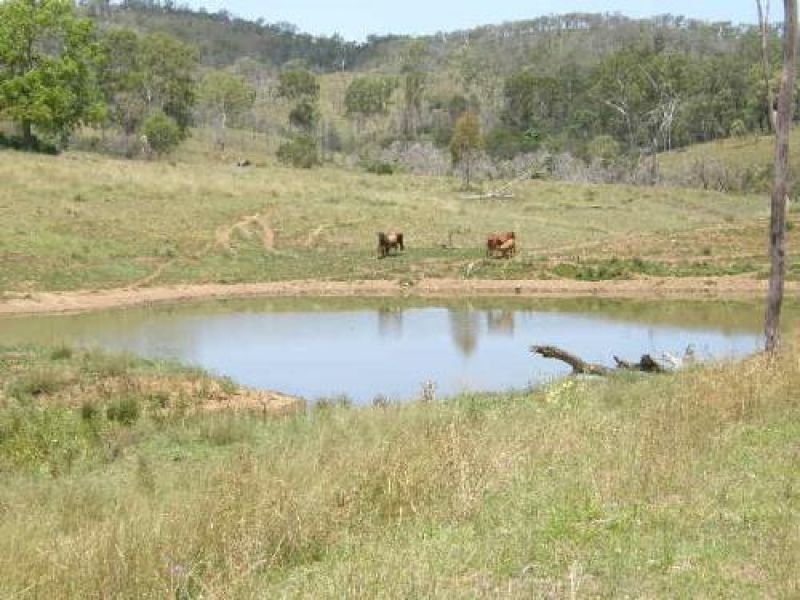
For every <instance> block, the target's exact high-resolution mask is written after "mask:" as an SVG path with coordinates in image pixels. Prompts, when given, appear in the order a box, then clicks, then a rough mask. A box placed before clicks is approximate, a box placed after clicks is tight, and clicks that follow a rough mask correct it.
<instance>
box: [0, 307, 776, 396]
mask: <svg viewBox="0 0 800 600" xmlns="http://www.w3.org/2000/svg"><path fill="white" fill-rule="evenodd" d="M761 315H762V310H761V307H760V306H759V305H733V306H732V305H726V304H716V305H715V304H711V303H698V304H685V303H684V304H680V305H679V304H664V305H661V306H658V305H653V304H647V305H643V304H635V303H627V304H626V303H619V302H617V303H614V302H607V303H601V302H598V301H596V300H595V301H592V302H591V303H589V304H587V305H583V304H580V303H578V302H570V301H559V302H536V301H531V300H527V301H525V300H524V299H523V300H518V301H515V302H505V303H502V302H499V301H496V300H487V299H481V300H475V301H471V302H470V303H469V304H463V303H462V304H460V305H458V306H429V305H413V304H412V305H409V304H401V303H393V302H388V303H387V301H385V300H384V301H380V302H375V303H373V304H370V303H368V302H364V301H353V300H350V301H349V302H348V303H346V304H345V303H344V301H341V300H340V301H338V303H336V301H333V300H331V301H323V300H314V301H313V302H310V303H308V304H305V305H303V304H302V303H300V302H299V301H298V300H296V299H291V300H285V301H278V300H274V299H273V300H253V301H248V302H243V301H236V302H215V303H205V304H198V305H186V306H180V307H171V308H156V309H137V310H129V311H116V312H107V313H94V314H88V315H76V316H69V317H67V316H57V317H38V318H16V319H5V320H3V319H0V332H2V338H1V339H2V341H3V343H6V344H14V343H20V342H37V343H62V342H65V343H70V344H76V345H84V346H101V347H104V348H108V349H112V350H128V351H131V352H134V353H136V354H140V355H143V356H150V357H170V358H176V359H179V360H181V361H184V362H188V363H193V364H197V365H200V366H203V367H205V368H207V369H210V370H212V371H215V372H217V373H220V374H224V375H228V376H230V377H232V378H234V379H235V380H237V381H239V382H241V383H243V384H246V385H250V386H254V387H260V388H266V389H277V390H281V391H284V392H287V393H291V394H297V395H300V396H303V397H305V398H308V399H310V400H313V399H315V398H318V397H331V396H335V395H337V394H347V395H348V396H350V397H351V398H352V399H353V400H354V401H356V402H361V403H368V402H370V401H371V400H372V399H373V398H375V397H376V396H377V395H383V396H385V397H386V398H388V399H389V400H400V399H406V398H414V397H418V396H419V395H420V389H421V386H422V385H423V383H425V382H433V384H435V390H436V395H437V396H438V397H446V396H449V395H452V394H455V393H458V392H460V391H464V390H498V389H507V388H511V387H516V388H520V387H524V386H526V385H527V384H528V383H529V382H533V383H538V382H541V381H544V380H547V379H548V378H552V377H555V376H558V375H561V374H563V373H565V372H566V371H567V370H568V369H567V367H566V366H565V365H562V364H561V363H558V362H556V361H546V360H544V359H539V358H534V357H532V356H531V355H530V353H529V352H528V346H529V345H530V344H534V343H535V344H552V345H557V346H561V347H563V348H565V349H568V350H570V351H572V352H574V353H575V354H579V355H580V356H581V357H582V358H583V359H585V360H587V361H592V362H598V363H604V364H612V363H613V361H612V358H611V356H612V354H613V353H615V354H618V355H620V356H621V357H623V358H629V359H633V360H635V359H638V357H639V356H641V355H642V354H644V353H651V354H654V355H661V354H662V353H663V352H670V353H671V354H674V355H676V356H680V355H682V354H683V351H684V350H685V348H686V347H687V346H688V345H689V344H693V345H694V347H695V348H696V349H697V355H698V357H700V358H706V357H709V356H714V357H720V356H735V355H742V354H746V353H749V352H752V351H753V350H754V349H755V348H756V347H757V345H758V343H759V338H760V329H761Z"/></svg>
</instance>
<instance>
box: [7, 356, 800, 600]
mask: <svg viewBox="0 0 800 600" xmlns="http://www.w3.org/2000/svg"><path fill="white" fill-rule="evenodd" d="M154 373H155V374H157V375H158V376H159V377H170V378H173V381H179V380H180V381H196V380H197V378H204V377H207V376H203V375H202V374H200V373H197V372H194V371H186V370H184V369H180V368H178V367H176V366H174V365H161V364H153V363H146V362H143V361H137V360H135V359H131V358H126V357H116V356H106V355H101V354H97V353H89V354H87V353H85V352H82V351H77V350H76V351H72V350H70V349H68V348H56V349H53V350H48V349H43V348H39V349H36V348H21V347H17V348H4V349H2V350H0V390H1V391H0V581H2V582H3V583H2V595H3V596H5V597H15V598H49V597H52V598H66V597H96V596H102V597H111V596H113V597H134V596H135V597H162V598H163V597H173V596H174V597H176V598H194V597H206V598H208V597H213V598H242V597H286V598H291V597H298V598H299V597H315V598H342V597H364V598H376V597H427V598H475V597H479V598H480V597H485V598H496V597H586V596H588V597H743V596H744V597H749V596H753V597H756V596H759V597H764V596H766V597H786V598H788V597H796V596H797V595H798V594H799V593H800V576H798V573H800V531H798V518H800V492H799V491H798V490H800V472H799V471H798V470H797V468H796V463H797V452H798V445H797V440H798V438H799V437H800V402H798V399H799V398H798V392H797V390H798V389H800V361H798V355H797V354H795V353H792V352H789V353H788V354H787V355H786V356H784V357H782V358H781V359H779V360H778V361H776V362H773V363H768V362H766V361H765V360H764V359H762V358H754V359H751V360H748V361H745V362H744V363H741V364H735V365H721V366H715V367H707V368H696V369H691V370H687V371H685V372H682V373H680V374H677V375H675V376H652V377H647V376H641V377H640V376H626V377H612V378H609V379H607V380H596V381H587V380H572V379H568V380H565V381H560V382H554V383H553V384H551V385H549V386H547V387H545V388H544V389H542V390H540V391H536V392H526V393H522V392H520V393H509V394H497V395H469V396H461V397H458V398H454V399H452V400H449V401H446V402H442V403H435V404H425V403H416V404H409V405H404V406H394V405H392V406H388V407H380V408H379V407H376V408H370V409H363V410H356V409H351V408H348V407H346V406H327V407H324V408H317V409H314V410H311V411H310V412H308V413H302V414H298V415H297V416H293V417H287V418H284V419H271V418H264V417H263V416H261V415H260V414H252V413H248V412H225V413H214V414H213V415H211V414H208V413H207V412H204V411H191V410H187V407H190V406H192V401H191V399H192V398H195V399H196V401H199V400H197V399H201V400H202V398H203V396H202V394H199V393H197V392H195V393H194V394H189V395H188V396H186V400H187V402H188V404H171V403H169V402H165V400H164V398H163V397H160V396H159V395H154V394H152V393H150V392H146V390H147V389H150V388H147V387H146V386H145V387H143V386H142V385H141V382H142V380H143V378H144V379H145V380H147V379H149V378H152V377H153V376H154ZM76 375H81V376H80V381H81V386H80V394H79V395H77V396H76V393H75V390H76V388H75V387H74V378H75V376H76ZM119 381H126V382H127V386H126V387H125V388H124V390H126V393H125V394H120V393H119V392H118V391H117V392H115V391H114V390H118V382H119ZM207 381H212V380H211V379H210V378H207ZM220 386H221V387H222V388H225V389H227V393H233V392H234V389H233V388H234V386H232V384H225V382H222V383H220ZM176 387H177V388H180V386H178V385H176V384H173V386H172V388H173V389H175V388H176ZM203 389H208V388H207V386H206V387H204V388H203ZM76 398H78V399H79V402H77V403H76V402H75V399H76Z"/></svg>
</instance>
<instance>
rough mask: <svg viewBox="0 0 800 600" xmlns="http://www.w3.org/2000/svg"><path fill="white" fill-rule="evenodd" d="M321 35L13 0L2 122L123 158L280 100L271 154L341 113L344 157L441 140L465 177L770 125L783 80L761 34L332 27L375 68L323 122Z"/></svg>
mask: <svg viewBox="0 0 800 600" xmlns="http://www.w3.org/2000/svg"><path fill="white" fill-rule="evenodd" d="M137 15H138V16H144V17H145V20H144V21H142V22H139V21H135V20H133V17H134V16H137ZM198 15H199V16H198ZM198 19H206V20H207V21H209V22H211V23H215V24H218V25H219V27H221V29H220V28H218V29H216V30H215V31H217V32H219V31H223V32H226V33H225V35H222V34H220V33H217V34H215V35H214V36H211V42H210V43H212V45H217V44H223V45H224V42H225V41H226V40H228V39H229V38H228V37H227V36H228V35H233V34H235V33H236V32H242V31H251V32H252V31H255V32H261V33H262V34H263V32H264V31H269V32H271V34H274V35H276V36H278V37H281V39H283V40H284V41H287V40H288V41H291V44H293V47H294V48H295V54H294V55H292V54H291V53H286V52H283V51H281V52H276V54H275V55H272V54H270V52H272V51H273V50H274V48H273V49H271V48H272V47H271V46H270V45H269V44H267V43H263V44H261V45H260V46H259V48H260V49H259V50H258V51H254V52H253V53H252V54H239V55H237V56H236V57H235V59H234V56H232V55H231V56H229V55H227V54H225V53H223V54H220V55H215V56H209V55H208V52H209V47H208V46H204V47H203V48H199V47H198V46H196V45H194V44H192V43H190V41H187V36H186V33H185V32H186V30H187V29H193V27H184V26H181V24H182V23H184V24H185V22H191V23H195V22H196V21H197V20H198ZM122 22H130V23H131V24H137V25H141V24H142V23H151V24H152V23H159V24H160V27H159V29H160V30H159V31H155V30H153V31H148V29H147V27H144V28H142V27H140V26H139V27H137V28H136V29H134V28H131V27H125V26H120V23H122ZM164 30H169V31H171V32H172V33H166V32H165V31H164ZM778 33H779V32H778V31H777V29H775V30H771V31H770V32H769V34H770V35H769V39H768V44H767V52H768V54H769V55H770V57H771V59H772V60H771V62H770V64H778V63H779V62H780V60H779V58H780V40H779V36H778ZM245 37H246V36H245ZM262 37H263V36H262ZM189 39H191V36H190V37H189ZM264 39H266V38H264ZM320 39H322V38H314V40H317V42H314V43H308V40H307V39H305V38H304V37H303V35H302V34H298V33H297V31H296V29H293V28H292V27H291V26H288V25H285V24H283V25H272V26H267V25H265V24H264V23H260V22H257V23H251V22H247V21H243V20H241V19H236V18H234V17H231V16H230V15H228V14H227V13H224V14H216V15H208V14H201V13H196V12H193V11H190V10H188V9H186V8H182V7H180V6H178V5H176V4H174V3H172V2H162V1H158V0H124V1H123V2H122V3H120V4H114V5H112V4H111V3H110V2H108V0H91V1H85V2H82V3H79V4H77V5H76V4H75V3H73V2H70V1H68V0H6V1H5V2H2V3H0V118H2V119H3V120H6V121H12V122H14V123H16V124H17V130H18V132H19V144H20V145H22V146H26V147H35V146H37V144H39V145H41V144H42V143H47V144H49V145H55V146H58V145H64V144H65V143H66V142H67V140H68V139H69V135H70V133H71V132H72V131H73V130H74V129H75V128H77V127H80V126H82V125H93V126H97V127H100V128H113V129H115V130H117V131H119V132H122V134H123V139H124V143H125V148H124V151H125V152H126V153H128V154H133V153H136V152H139V151H142V150H144V151H146V152H152V153H155V154H160V153H164V152H168V151H169V150H170V149H171V148H173V147H174V146H175V145H176V144H178V143H179V142H180V141H181V140H183V139H185V137H186V136H187V135H188V133H189V128H190V126H192V125H202V126H205V127H208V128H209V129H210V130H211V131H213V140H214V143H215V144H216V145H217V146H218V147H219V148H221V149H224V148H225V147H226V143H227V132H228V131H229V129H230V128H231V127H235V128H237V129H251V130H254V131H266V129H267V121H269V118H266V117H265V115H267V116H268V117H270V118H271V117H273V114H274V113H278V112H280V111H275V110H274V106H276V105H278V104H281V105H282V106H284V107H286V110H287V111H288V119H287V121H286V122H284V123H283V125H282V126H281V127H280V129H279V130H278V131H274V130H273V131H272V133H277V134H279V135H280V136H281V137H282V138H283V139H284V142H283V143H282V144H281V145H280V148H279V151H278V156H279V157H280V158H281V159H283V160H286V161H287V162H289V163H292V164H297V165H298V166H313V165H314V164H318V163H319V161H320V160H321V156H320V151H322V152H323V153H324V152H325V151H326V150H329V151H336V150H341V149H343V148H342V147H343V143H342V139H341V138H342V137H343V136H342V132H341V131H339V130H337V127H336V126H335V125H334V124H333V120H334V117H336V121H337V122H338V123H339V127H341V123H342V122H349V123H350V130H349V131H348V134H349V138H348V139H349V140H350V147H349V148H348V149H347V150H349V151H350V152H356V153H359V154H369V149H370V148H376V147H377V148H380V147H386V146H387V145H389V144H390V143H391V142H392V140H400V141H402V142H404V143H409V142H426V143H429V144H431V145H433V146H436V147H439V148H442V149H444V150H445V151H448V152H449V154H450V156H451V158H452V161H453V163H454V164H457V165H460V166H462V167H463V169H464V170H465V172H466V173H467V178H468V177H469V175H468V173H469V171H470V167H471V164H472V162H473V161H474V160H476V157H478V156H479V155H485V156H488V157H489V158H491V159H494V160H504V159H510V158H513V157H514V156H516V155H519V154H524V153H527V152H533V151H536V150H538V149H542V148H545V149H548V150H551V151H568V152H570V153H572V154H574V155H576V156H579V157H582V158H585V159H586V160H602V161H612V160H615V159H616V158H618V157H621V156H622V157H624V156H640V155H642V154H650V153H656V152H659V151H664V150H670V149H673V148H678V147H682V146H686V145H689V144H692V143H696V142H701V141H709V140H713V139H716V138H719V137H726V136H730V135H742V134H745V133H748V132H763V131H768V130H769V128H770V119H769V114H770V106H769V101H768V98H769V96H770V94H773V95H774V93H775V92H776V91H777V85H778V80H779V77H778V75H779V74H778V73H774V74H773V73H769V74H768V76H767V80H768V84H769V86H771V88H772V89H767V88H765V84H764V72H763V67H762V56H761V45H760V40H759V35H758V30H757V28H749V27H734V26H731V25H729V24H703V23H700V22H696V21H687V20H683V19H681V18H679V17H669V16H667V17H660V18H658V19H653V20H649V21H633V20H630V19H625V18H623V17H618V16H608V15H606V16H602V15H565V16H562V17H547V18H542V19H537V20H533V21H526V22H519V23H516V24H508V25H504V26H499V27H484V28H478V29H475V30H471V31H469V32H456V33H453V34H440V35H438V36H430V37H425V38H417V39H407V38H399V37H392V36H389V37H386V38H373V39H370V40H369V41H368V42H367V43H365V44H361V45H358V44H352V45H350V46H348V44H347V43H344V42H343V41H342V40H340V39H338V38H335V39H334V38H325V39H327V40H328V41H330V42H331V44H332V45H330V48H333V47H336V48H337V50H336V51H335V52H333V51H332V52H333V54H336V53H337V52H338V53H339V55H338V56H340V57H341V56H345V55H346V54H347V53H348V52H349V53H350V55H351V56H355V55H356V54H358V55H359V56H360V59H359V60H360V61H361V64H363V65H368V66H369V67H370V68H369V69H367V68H364V69H363V70H359V71H352V65H353V62H349V63H348V61H347V60H344V62H341V61H340V62H339V63H338V64H339V67H340V68H342V69H344V70H345V71H348V72H349V73H348V79H347V86H346V89H345V92H344V95H343V98H342V102H341V106H339V107H338V109H337V110H339V111H341V112H340V114H338V115H331V114H325V112H324V111H323V110H322V108H321V98H320V96H321V87H320V78H321V77H324V76H325V72H330V71H333V70H335V69H336V68H337V66H336V62H337V60H338V59H336V60H334V59H333V58H332V56H333V54H331V55H330V56H328V55H327V54H326V58H325V60H324V61H318V60H317V58H319V55H314V54H313V53H311V54H308V53H305V50H304V48H305V47H306V46H308V47H317V48H320V47H325V43H318V41H319V40H320ZM263 41H264V40H263V39H262V42H263ZM387 48H391V49H392V52H391V53H386V52H385V50H386V49H387ZM236 52H237V53H238V52H247V50H245V49H242V48H238V49H236ZM264 52H266V53H267V54H266V55H265V54H263V53H264ZM253 55H255V57H254V56H253ZM265 56H266V57H268V58H269V60H271V61H274V63H270V64H267V63H266V62H264V60H260V59H264V58H265ZM289 56H292V57H291V58H289ZM315 56H316V57H317V58H315ZM284 59H286V60H284ZM265 60H266V59H265ZM227 61H232V62H231V63H230V64H226V63H227ZM281 61H283V62H281ZM218 62H219V63H223V64H222V65H220V64H217V63H218ZM322 63H324V64H325V67H324V68H323V67H322V66H320V65H321V64H322ZM275 65H280V66H279V67H276V66H275ZM343 118H344V119H346V121H345V120H343Z"/></svg>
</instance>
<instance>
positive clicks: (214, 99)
mask: <svg viewBox="0 0 800 600" xmlns="http://www.w3.org/2000/svg"><path fill="white" fill-rule="evenodd" d="M198 97H199V101H200V106H201V108H202V109H203V110H204V112H205V113H206V114H208V115H209V116H210V118H211V119H212V120H213V121H214V125H215V129H216V140H215V141H216V144H217V145H218V146H219V147H220V148H221V149H222V150H224V149H225V133H226V130H227V127H228V121H229V120H231V119H235V118H236V117H238V116H239V115H241V114H242V113H244V112H245V111H247V110H248V109H249V108H251V107H252V106H253V102H255V98H256V92H255V90H254V89H253V87H252V86H251V85H250V84H249V83H247V81H245V79H244V78H243V77H240V76H239V75H234V74H233V73H228V72H227V71H209V72H208V73H206V74H205V75H204V76H203V79H202V80H201V81H200V86H199V89H198Z"/></svg>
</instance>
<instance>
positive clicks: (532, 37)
mask: <svg viewBox="0 0 800 600" xmlns="http://www.w3.org/2000/svg"><path fill="white" fill-rule="evenodd" d="M87 10H88V13H89V15H90V16H92V17H93V18H94V19H96V20H97V22H98V23H100V25H101V26H103V27H108V26H127V27H132V28H135V29H139V30H142V31H165V32H168V33H170V34H172V35H174V36H176V37H178V38H180V39H183V40H184V41H186V42H189V43H192V44H193V45H195V46H197V47H198V48H200V51H201V56H202V59H203V61H204V62H205V63H206V64H208V65H214V66H224V65H229V64H233V63H234V62H236V60H237V59H240V58H243V57H250V58H253V59H256V60H258V61H260V62H262V63H264V64H267V65H273V66H278V67H279V66H282V65H284V64H285V63H287V62H291V61H301V62H305V63H306V64H307V65H308V66H309V67H312V68H314V69H316V70H319V71H320V72H330V71H341V70H364V69H379V70H386V71H396V70H397V69H398V68H399V64H400V57H401V56H402V53H403V50H404V49H405V48H406V47H407V45H408V44H409V43H410V41H411V40H412V38H411V37H409V36H394V35H389V36H369V37H368V38H367V41H366V42H365V43H356V42H351V41H346V40H344V39H342V38H341V37H339V36H332V37H325V36H312V35H309V34H306V33H302V32H300V31H299V30H298V28H297V27H295V26H293V25H291V24H287V23H276V24H270V23H266V22H265V21H263V20H261V19H259V20H258V21H249V20H247V19H242V18H238V17H236V16H233V15H231V14H230V13H228V12H226V11H220V12H217V13H208V12H206V11H203V10H198V11H194V10H190V9H188V8H185V7H178V6H176V5H174V3H170V2H164V3H163V4H162V3H160V2H158V1H152V0H125V1H123V2H122V3H120V4H118V5H117V4H113V5H111V4H106V5H104V6H103V7H98V6H97V5H90V8H88V9H87ZM752 32H753V28H752V27H751V26H736V25H732V24H730V23H706V22H702V21H698V20H692V19H686V18H684V17H681V16H673V15H662V16H658V17H653V18H650V19H631V18H628V17H624V16H622V15H619V14H588V13H573V14H565V15H552V16H546V17H539V18H536V19H531V20H525V21H515V22H510V23H503V24H495V25H485V26H481V27H477V28H474V29H471V30H463V31H454V32H441V33H439V34H436V35H433V36H420V37H419V38H413V39H418V40H422V42H423V43H424V45H425V47H426V49H427V51H428V54H429V60H430V64H429V67H430V68H431V69H432V70H442V69H449V68H452V67H453V66H454V61H455V62H461V61H463V60H469V59H470V57H477V56H480V57H481V59H482V60H483V61H485V62H486V63H487V64H490V65H493V66H494V67H495V68H500V69H501V73H509V72H512V71H514V70H517V69H519V68H521V67H522V66H524V65H526V64H528V63H529V62H530V60H531V59H532V58H535V57H536V56H537V55H538V56H541V55H543V54H545V55H547V56H548V57H549V61H547V64H550V65H551V66H552V67H553V68H554V69H555V68H557V63H558V60H556V61H555V62H554V60H553V59H554V58H560V59H565V58H569V60H570V61H573V62H575V63H577V64H584V65H586V64H593V63H595V62H597V61H598V60H600V59H602V58H603V57H604V56H606V55H608V54H610V53H611V52H614V51H615V50H618V49H620V48H622V47H625V46H627V45H630V44H633V43H640V42H648V43H653V44H656V45H658V47H659V48H662V49H664V50H667V51H680V52H688V53H691V54H693V55H695V56H705V55H709V54H714V53H720V52H722V53H727V52H732V51H733V50H734V49H735V46H736V44H737V42H738V41H739V40H741V39H742V38H743V37H744V36H747V35H748V34H750V33H752ZM495 74H497V73H495Z"/></svg>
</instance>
